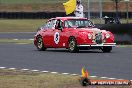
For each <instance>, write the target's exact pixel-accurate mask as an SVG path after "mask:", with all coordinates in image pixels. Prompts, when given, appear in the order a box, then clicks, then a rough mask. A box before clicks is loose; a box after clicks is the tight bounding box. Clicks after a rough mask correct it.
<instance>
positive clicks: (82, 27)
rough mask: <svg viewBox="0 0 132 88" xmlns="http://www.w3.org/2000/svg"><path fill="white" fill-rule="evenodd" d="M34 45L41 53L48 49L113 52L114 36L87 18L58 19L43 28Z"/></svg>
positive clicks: (51, 20) (53, 19)
mask: <svg viewBox="0 0 132 88" xmlns="http://www.w3.org/2000/svg"><path fill="white" fill-rule="evenodd" d="M34 45H35V46H36V47H37V49H38V50H39V51H42V50H46V49H47V48H66V49H68V50H69V52H78V51H79V50H84V49H100V50H102V51H103V52H111V50H112V46H116V43H114V36H113V34H112V33H111V32H109V31H106V30H100V29H98V28H95V27H94V24H93V23H92V22H91V21H90V20H88V19H87V18H78V17H56V18H52V19H50V20H48V21H47V22H46V23H45V25H43V26H41V27H40V28H39V29H38V31H37V33H36V35H35V36H34Z"/></svg>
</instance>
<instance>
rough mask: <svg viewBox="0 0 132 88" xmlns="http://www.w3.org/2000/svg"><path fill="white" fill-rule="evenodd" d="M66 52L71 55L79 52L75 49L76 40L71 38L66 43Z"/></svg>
mask: <svg viewBox="0 0 132 88" xmlns="http://www.w3.org/2000/svg"><path fill="white" fill-rule="evenodd" d="M68 50H69V52H71V53H76V52H78V51H79V49H78V47H77V42H76V39H75V38H73V37H71V38H70V39H69V41H68Z"/></svg>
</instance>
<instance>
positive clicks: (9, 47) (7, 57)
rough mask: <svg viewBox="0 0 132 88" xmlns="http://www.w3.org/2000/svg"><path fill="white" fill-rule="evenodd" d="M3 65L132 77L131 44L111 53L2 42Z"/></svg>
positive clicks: (1, 59)
mask: <svg viewBox="0 0 132 88" xmlns="http://www.w3.org/2000/svg"><path fill="white" fill-rule="evenodd" d="M0 66H4V67H9V68H18V69H23V68H25V69H32V70H34V69H37V70H41V71H44V70H47V71H55V72H60V73H65V72H66V73H71V74H72V73H76V74H81V68H82V67H83V66H85V68H86V69H87V70H88V72H89V74H90V75H96V76H100V77H101V76H106V77H114V78H119V79H130V80H131V79H132V47H114V48H113V51H112V53H102V52H101V51H99V50H89V51H81V52H79V53H69V52H68V51H67V50H66V49H48V50H47V51H37V50H36V48H35V47H34V45H33V44H5V43H0Z"/></svg>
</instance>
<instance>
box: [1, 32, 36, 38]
mask: <svg viewBox="0 0 132 88" xmlns="http://www.w3.org/2000/svg"><path fill="white" fill-rule="evenodd" d="M34 35H35V33H34V32H19V33H18V32H16V33H15V32H12V33H11V32H9V33H0V38H1V39H33V37H34Z"/></svg>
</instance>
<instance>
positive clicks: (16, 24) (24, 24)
mask: <svg viewBox="0 0 132 88" xmlns="http://www.w3.org/2000/svg"><path fill="white" fill-rule="evenodd" d="M46 21H47V19H32V20H29V19H17V20H12V19H10V20H5V19H1V20H0V32H36V30H37V28H38V27H39V26H41V25H43V24H44V23H45V22H46ZM92 21H93V22H94V23H95V24H100V23H101V22H100V20H98V19H92ZM103 23H104V21H102V24H103ZM121 23H126V19H121ZM129 23H132V19H129Z"/></svg>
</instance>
